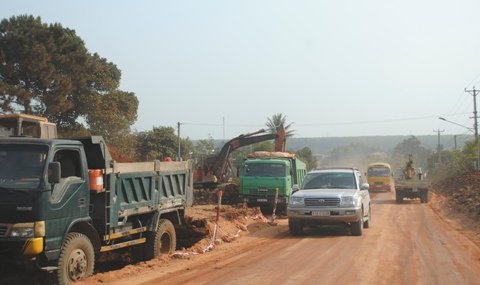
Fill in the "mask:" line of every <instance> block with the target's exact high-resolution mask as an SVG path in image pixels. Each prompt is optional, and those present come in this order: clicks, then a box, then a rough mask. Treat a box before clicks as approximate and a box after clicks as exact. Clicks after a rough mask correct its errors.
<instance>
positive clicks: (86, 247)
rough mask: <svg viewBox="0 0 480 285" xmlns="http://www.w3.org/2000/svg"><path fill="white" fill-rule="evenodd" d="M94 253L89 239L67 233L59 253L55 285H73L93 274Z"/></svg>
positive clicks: (84, 236) (77, 234) (82, 235)
mask: <svg viewBox="0 0 480 285" xmlns="http://www.w3.org/2000/svg"><path fill="white" fill-rule="evenodd" d="M94 264H95V253H94V251H93V245H92V243H91V242H90V239H89V238H88V237H87V236H86V235H84V234H81V233H69V234H68V235H67V238H66V239H65V244H64V245H63V247H62V249H61V251H60V258H59V260H58V271H57V272H56V273H57V274H54V278H56V280H55V282H54V283H56V284H73V283H74V282H75V281H78V280H79V279H80V278H82V277H85V276H89V275H92V274H93V267H94Z"/></svg>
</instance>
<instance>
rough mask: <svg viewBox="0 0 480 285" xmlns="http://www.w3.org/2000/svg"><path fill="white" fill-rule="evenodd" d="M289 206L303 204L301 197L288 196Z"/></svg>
mask: <svg viewBox="0 0 480 285" xmlns="http://www.w3.org/2000/svg"><path fill="white" fill-rule="evenodd" d="M289 203H290V206H305V203H304V202H303V198H301V197H292V198H290V202H289Z"/></svg>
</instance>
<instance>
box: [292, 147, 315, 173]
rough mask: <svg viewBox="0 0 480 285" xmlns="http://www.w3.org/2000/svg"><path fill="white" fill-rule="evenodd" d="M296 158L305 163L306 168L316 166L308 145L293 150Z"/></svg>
mask: <svg viewBox="0 0 480 285" xmlns="http://www.w3.org/2000/svg"><path fill="white" fill-rule="evenodd" d="M295 154H296V155H297V156H298V158H299V159H300V160H301V161H303V162H305V163H306V164H307V170H310V169H314V168H316V167H317V166H318V161H317V158H316V157H315V156H314V155H313V153H312V150H311V149H310V148H309V147H307V146H306V147H304V148H302V149H300V150H299V151H297V152H295Z"/></svg>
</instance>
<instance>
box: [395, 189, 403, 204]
mask: <svg viewBox="0 0 480 285" xmlns="http://www.w3.org/2000/svg"><path fill="white" fill-rule="evenodd" d="M395 198H396V200H395V202H397V203H403V195H402V193H399V192H398V191H396V192H395Z"/></svg>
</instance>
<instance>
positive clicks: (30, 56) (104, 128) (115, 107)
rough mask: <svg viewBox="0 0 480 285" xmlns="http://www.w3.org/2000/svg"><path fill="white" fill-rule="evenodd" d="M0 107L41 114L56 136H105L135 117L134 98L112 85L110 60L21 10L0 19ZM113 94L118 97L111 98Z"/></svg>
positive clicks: (116, 79) (114, 71) (114, 73)
mask: <svg viewBox="0 0 480 285" xmlns="http://www.w3.org/2000/svg"><path fill="white" fill-rule="evenodd" d="M0 63H1V64H0V111H2V112H6V113H8V112H20V113H26V114H33V115H38V116H43V117H47V118H48V119H49V120H50V121H52V122H54V123H56V124H57V127H58V132H59V134H60V135H62V134H64V133H72V132H74V133H75V132H85V131H86V129H87V128H85V126H83V125H82V124H81V123H79V122H81V121H83V122H86V123H87V124H89V126H90V127H91V128H92V131H93V132H94V133H97V132H101V134H102V135H106V137H107V139H112V140H115V139H116V138H115V136H117V134H119V133H120V135H121V133H124V132H126V131H127V130H128V127H129V126H130V125H131V124H133V122H134V121H135V120H136V112H137V108H138V100H137V99H136V98H135V95H134V94H133V93H126V92H122V91H119V90H117V88H118V86H119V84H120V78H121V72H120V70H119V69H118V68H117V67H116V65H115V64H113V63H111V62H108V61H107V60H106V59H104V58H101V57H100V56H99V55H98V54H96V53H95V54H91V53H89V52H88V50H87V48H86V47H85V44H84V42H83V40H82V39H81V38H80V37H78V36H77V35H76V34H75V31H74V30H71V29H68V28H63V27H62V25H60V24H58V23H55V24H50V25H47V24H43V23H42V21H41V18H40V17H37V18H34V17H33V16H27V15H22V16H18V17H11V18H10V19H3V20H2V21H1V22H0ZM117 97H118V98H117Z"/></svg>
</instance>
